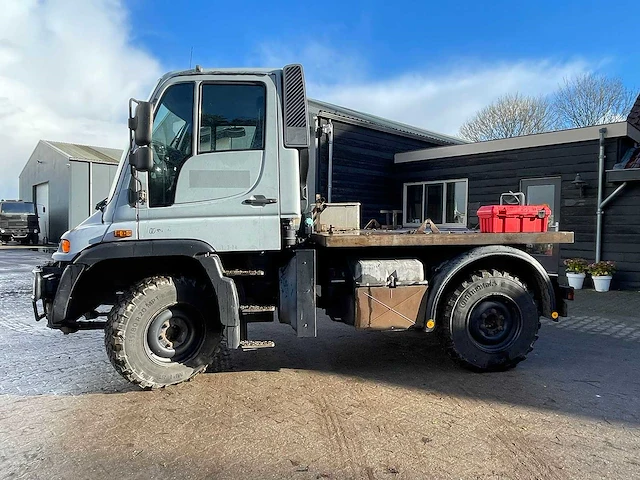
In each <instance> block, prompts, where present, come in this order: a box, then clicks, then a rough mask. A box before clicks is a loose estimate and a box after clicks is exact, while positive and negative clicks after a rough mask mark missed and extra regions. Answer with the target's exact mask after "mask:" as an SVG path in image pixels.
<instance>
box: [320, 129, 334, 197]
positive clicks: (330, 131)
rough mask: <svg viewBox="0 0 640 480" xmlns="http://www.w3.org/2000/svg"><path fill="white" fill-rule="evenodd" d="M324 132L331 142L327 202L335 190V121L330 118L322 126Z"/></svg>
mask: <svg viewBox="0 0 640 480" xmlns="http://www.w3.org/2000/svg"><path fill="white" fill-rule="evenodd" d="M322 133H324V134H326V135H327V137H328V143H329V165H328V170H329V173H328V175H327V203H331V193H332V191H333V122H332V121H331V120H329V123H326V124H325V125H323V126H322Z"/></svg>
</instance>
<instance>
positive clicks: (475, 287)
mask: <svg viewBox="0 0 640 480" xmlns="http://www.w3.org/2000/svg"><path fill="white" fill-rule="evenodd" d="M539 328H540V316H539V313H538V308H537V306H536V303H535V301H534V299H533V297H532V296H531V294H530V293H529V292H528V291H527V288H526V286H525V285H524V284H523V283H522V282H521V281H520V280H519V279H518V278H517V277H515V276H513V275H511V274H509V273H508V272H502V271H498V270H492V271H487V270H482V271H479V272H476V273H474V274H473V275H471V276H470V277H469V278H468V279H467V280H465V281H464V282H462V284H461V285H460V286H459V287H458V288H456V289H455V290H454V291H453V292H451V294H450V295H449V297H448V299H447V304H446V307H445V309H444V318H443V319H442V325H441V329H440V332H441V335H442V336H443V340H444V344H445V347H446V349H447V351H448V353H449V354H450V355H451V357H452V358H453V359H454V360H456V361H457V362H459V363H460V364H462V365H463V366H465V367H467V368H470V369H472V370H475V371H500V370H506V369H509V368H512V367H514V366H515V365H516V364H517V363H518V362H520V361H522V360H524V359H525V357H526V356H527V354H528V353H529V352H530V351H531V350H532V348H533V343H534V342H535V341H536V340H537V338H538V329H539Z"/></svg>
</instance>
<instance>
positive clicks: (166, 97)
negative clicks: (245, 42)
mask: <svg viewBox="0 0 640 480" xmlns="http://www.w3.org/2000/svg"><path fill="white" fill-rule="evenodd" d="M201 78H202V80H199V81H197V82H188V83H176V84H173V85H169V86H168V87H167V88H166V89H165V91H164V93H163V94H162V96H161V98H160V101H159V102H158V106H157V108H156V111H155V117H154V124H153V141H152V148H153V151H154V168H153V169H152V171H150V172H148V173H147V175H146V182H144V183H145V184H146V186H145V188H146V191H147V201H146V204H145V205H143V206H142V207H141V211H140V224H139V236H140V238H141V239H160V238H175V239H198V240H203V241H205V242H207V243H209V244H210V245H211V246H212V247H213V248H214V249H215V250H216V251H256V250H279V249H280V246H281V239H280V235H281V234H280V210H279V188H278V185H279V178H278V137H277V133H278V127H277V121H278V118H277V117H278V116H277V93H276V87H275V83H274V79H273V77H272V76H269V75H246V76H243V77H242V81H238V77H237V76H235V77H229V76H224V75H209V76H202V77H201Z"/></svg>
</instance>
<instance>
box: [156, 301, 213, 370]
mask: <svg viewBox="0 0 640 480" xmlns="http://www.w3.org/2000/svg"><path fill="white" fill-rule="evenodd" d="M203 330H204V324H203V322H202V319H201V318H200V316H199V315H197V314H196V313H195V312H191V311H189V310H188V309H186V308H184V307H182V306H180V305H173V306H171V307H167V308H165V309H163V310H162V311H160V312H159V313H158V314H156V315H155V316H154V317H153V319H152V320H151V322H150V323H149V327H148V328H147V335H146V342H145V343H146V344H145V349H146V351H147V354H148V355H149V357H150V358H152V359H153V360H155V361H158V362H161V363H168V362H185V361H187V360H189V359H190V358H193V357H194V356H195V355H196V353H197V352H198V350H199V348H200V345H201V344H202V341H203V339H204V335H203Z"/></svg>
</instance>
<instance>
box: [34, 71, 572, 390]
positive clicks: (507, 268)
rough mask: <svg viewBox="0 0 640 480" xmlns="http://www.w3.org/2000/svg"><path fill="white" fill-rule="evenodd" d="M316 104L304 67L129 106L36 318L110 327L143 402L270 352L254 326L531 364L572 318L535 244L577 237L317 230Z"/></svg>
mask: <svg viewBox="0 0 640 480" xmlns="http://www.w3.org/2000/svg"><path fill="white" fill-rule="evenodd" d="M134 105H135V114H132V113H133V106H134ZM307 105H308V104H307V99H306V96H305V84H304V76H303V70H302V67H301V66H300V65H288V66H286V67H284V68H283V69H275V70H271V69H235V70H226V69H225V70H217V69H214V70H206V69H202V68H200V67H196V68H195V69H192V70H188V71H181V72H173V73H169V74H167V75H165V76H164V77H162V78H161V79H160V81H159V83H158V85H157V87H156V88H155V90H154V91H153V94H152V95H151V98H150V99H149V101H148V102H142V101H136V100H132V101H131V102H130V106H129V107H130V120H129V128H130V131H131V145H130V147H131V148H130V150H129V151H128V152H127V153H126V154H125V155H124V156H123V159H122V161H121V162H120V165H119V167H118V172H117V175H116V179H115V180H114V183H113V186H112V188H111V192H110V194H109V197H108V198H107V199H106V200H105V201H103V202H101V203H100V204H99V205H98V206H97V208H98V210H97V211H96V213H95V214H93V215H92V216H91V217H89V218H88V219H87V220H85V221H84V222H83V223H82V224H80V225H79V226H78V227H76V228H74V229H73V230H71V231H68V232H66V233H65V234H64V235H63V236H62V239H61V242H60V247H59V249H58V251H56V252H55V253H54V254H53V260H52V262H50V263H48V264H46V265H43V266H41V267H38V268H36V270H35V271H34V275H35V279H34V291H33V305H34V314H35V316H36V319H37V320H39V319H41V318H44V317H46V319H47V324H48V326H49V327H50V328H55V329H59V330H61V331H63V332H64V333H73V332H76V331H78V330H82V329H104V332H105V345H106V350H107V354H108V356H109V358H110V360H111V363H112V364H113V366H114V367H115V368H116V369H117V370H118V372H120V374H122V375H123V376H124V377H125V378H126V379H127V380H129V381H131V382H133V383H135V384H138V385H140V386H141V387H143V388H154V387H164V386H167V385H171V384H176V383H180V382H183V381H186V380H188V379H190V378H191V377H193V376H194V375H196V374H198V373H199V372H202V371H204V370H205V369H206V368H207V367H209V368H215V367H216V366H218V364H219V361H220V358H221V355H222V354H223V353H225V352H226V351H227V350H228V349H237V348H248V347H252V346H260V345H262V344H261V343H260V342H252V341H251V340H249V339H248V338H247V324H248V323H251V322H257V321H261V322H264V321H279V322H283V323H289V324H290V325H291V326H292V327H293V329H294V330H295V331H296V332H297V335H298V336H299V337H313V336H315V335H316V308H322V309H324V310H325V311H326V313H327V314H328V316H329V317H330V318H331V319H332V320H335V321H340V322H345V323H347V324H350V325H353V326H354V327H356V328H363V329H378V330H389V329H414V330H417V331H421V332H425V334H428V333H432V332H433V333H436V334H438V335H439V336H440V337H441V339H442V342H443V345H444V346H445V348H446V349H447V350H448V352H449V353H450V354H451V356H452V357H453V358H454V359H455V360H457V361H458V362H459V363H461V364H462V365H464V366H466V367H469V368H471V369H474V370H477V371H495V370H504V369H507V368H510V367H513V366H514V365H516V364H517V363H518V362H519V361H521V360H523V359H524V358H525V356H526V355H527V353H528V352H529V351H531V348H532V345H533V343H534V342H535V340H536V338H537V336H538V329H539V327H540V322H539V319H540V317H541V316H545V317H549V318H553V319H554V320H555V319H557V318H558V316H563V315H565V312H566V303H565V299H568V298H571V297H572V290H571V289H569V288H567V287H561V286H559V285H558V281H557V277H556V276H550V275H549V274H548V273H547V272H546V271H545V269H544V268H543V267H542V266H541V265H540V263H538V262H537V261H536V260H535V259H534V258H533V257H532V256H531V255H529V254H528V253H526V251H525V247H526V245H527V244H536V243H540V244H550V243H570V242H572V241H573V234H572V233H569V232H544V233H511V234H508V233H504V234H500V233H495V234H493V233H479V232H468V231H467V232H459V233H439V234H438V233H427V232H425V231H424V229H420V230H419V231H418V232H406V231H403V230H390V231H385V230H380V229H379V230H374V231H371V230H351V231H340V229H339V228H334V226H333V225H329V228H328V229H326V228H323V229H321V228H318V217H321V216H322V215H324V214H326V212H327V211H331V208H332V206H331V205H330V204H328V205H327V204H324V203H323V202H322V201H321V200H318V201H316V192H314V191H313V189H314V188H315V185H307V173H308V172H309V171H310V170H312V169H315V168H316V165H315V162H316V158H315V155H309V147H310V137H311V136H312V135H315V133H316V132H315V131H314V127H313V125H310V123H311V122H310V119H309V116H308V108H307ZM194 132H197V135H194ZM310 183H313V182H310ZM310 198H311V199H313V200H312V201H309V199H310ZM354 200H355V201H357V199H354ZM352 213H353V212H352ZM348 214H349V212H347V213H346V214H345V215H346V216H348ZM338 217H340V215H336V218H338ZM337 223H339V222H337ZM327 230H328V231H327ZM105 305H107V306H112V307H111V309H110V312H109V313H108V315H107V314H106V313H102V312H104V311H105V310H104V306H105ZM102 316H106V317H107V319H106V321H101V319H100V317H102Z"/></svg>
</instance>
